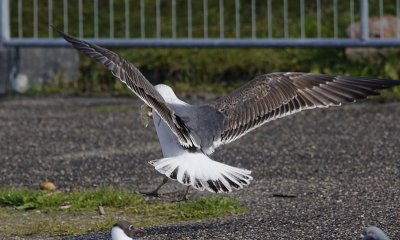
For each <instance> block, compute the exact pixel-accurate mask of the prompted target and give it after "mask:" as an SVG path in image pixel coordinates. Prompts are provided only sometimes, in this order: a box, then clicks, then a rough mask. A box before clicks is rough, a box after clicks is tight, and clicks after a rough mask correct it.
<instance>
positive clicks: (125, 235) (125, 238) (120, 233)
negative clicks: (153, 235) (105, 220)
mask: <svg viewBox="0 0 400 240" xmlns="http://www.w3.org/2000/svg"><path fill="white" fill-rule="evenodd" d="M138 233H144V231H143V230H142V229H136V228H134V227H133V225H131V224H130V223H129V222H127V221H120V222H117V223H116V224H114V225H113V227H112V229H111V238H112V240H132V238H131V237H130V236H131V235H133V234H138Z"/></svg>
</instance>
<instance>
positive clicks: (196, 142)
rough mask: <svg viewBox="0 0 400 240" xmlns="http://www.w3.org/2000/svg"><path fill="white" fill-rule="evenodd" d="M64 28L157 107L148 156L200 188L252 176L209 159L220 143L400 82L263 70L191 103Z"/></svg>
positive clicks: (221, 187) (225, 187)
mask: <svg viewBox="0 0 400 240" xmlns="http://www.w3.org/2000/svg"><path fill="white" fill-rule="evenodd" d="M60 34H61V35H62V36H63V37H64V38H65V40H67V41H68V42H70V43H71V44H72V46H73V47H74V48H76V49H77V50H79V51H80V52H82V53H84V54H85V55H87V56H89V57H92V58H94V59H96V60H98V61H99V62H100V63H102V64H103V65H104V66H105V67H106V68H108V69H109V70H110V71H111V72H112V74H113V75H114V76H116V77H117V78H119V79H120V80H121V81H122V82H123V83H125V84H126V85H127V86H128V87H129V88H130V89H131V90H132V91H133V92H134V93H135V94H136V95H137V96H138V97H139V98H140V99H141V100H143V101H144V102H145V104H147V105H148V106H149V107H150V108H151V109H152V115H153V123H154V125H155V128H156V131H157V135H158V138H159V141H160V144H161V148H162V152H163V156H164V158H162V159H158V160H153V161H150V164H151V165H153V166H154V167H155V169H156V170H157V171H158V172H160V173H161V174H164V175H165V176H167V177H168V178H170V179H173V180H177V181H178V182H179V183H181V184H184V185H186V186H192V187H193V188H195V189H197V190H201V191H203V190H208V191H211V192H216V193H220V192H231V191H232V189H241V188H243V187H244V186H247V185H249V184H250V181H251V180H252V179H253V178H252V176H251V171H249V170H246V169H241V168H236V167H232V166H229V165H226V164H223V163H220V162H216V161H214V160H212V159H210V158H209V155H210V154H212V153H213V152H214V150H215V149H216V148H218V147H219V146H222V145H224V144H227V143H230V142H233V141H235V140H236V139H239V138H240V137H242V136H243V135H245V134H246V133H248V132H250V131H252V130H254V129H255V128H257V127H260V126H261V125H263V124H264V123H267V122H269V121H272V120H275V119H278V118H281V117H284V116H287V115H290V114H293V113H296V112H300V111H301V110H306V109H313V108H326V107H330V106H340V105H342V104H343V103H348V102H354V101H356V100H358V99H364V98H366V97H367V96H369V95H377V94H379V93H378V92H377V90H379V89H385V88H389V87H392V86H396V85H400V81H393V80H380V79H374V78H369V77H351V76H335V75H324V74H312V73H300V72H277V73H269V74H264V75H261V76H258V77H256V78H254V79H253V80H252V81H250V82H248V83H246V84H245V85H243V86H242V87H240V88H238V89H236V90H235V91H233V92H231V93H230V94H228V95H226V96H224V97H221V98H219V99H217V100H215V101H214V102H211V103H208V104H205V105H201V106H194V105H190V104H188V103H186V102H184V101H182V100H180V99H178V97H177V96H176V95H175V93H174V92H173V90H172V89H171V88H170V87H169V86H167V85H164V84H159V85H156V86H153V85H152V84H151V83H150V82H149V81H148V80H147V79H146V78H145V77H144V76H143V75H142V73H141V72H140V71H139V70H138V69H137V68H136V67H135V66H134V65H133V64H132V63H129V62H128V61H127V60H125V59H123V58H121V57H120V56H118V55H117V54H116V53H114V52H112V51H110V50H107V49H105V48H102V47H99V46H97V45H95V44H91V43H88V42H85V41H81V40H79V39H76V38H74V37H71V36H69V35H67V34H64V33H62V32H60Z"/></svg>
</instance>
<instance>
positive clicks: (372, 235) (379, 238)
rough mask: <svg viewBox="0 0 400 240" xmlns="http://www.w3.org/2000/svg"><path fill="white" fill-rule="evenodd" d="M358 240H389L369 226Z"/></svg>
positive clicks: (377, 229) (379, 231) (382, 233)
mask: <svg viewBox="0 0 400 240" xmlns="http://www.w3.org/2000/svg"><path fill="white" fill-rule="evenodd" d="M358 240H390V238H389V237H388V236H387V235H386V234H385V232H383V231H382V230H381V229H380V228H378V227H375V226H369V227H367V228H365V229H364V231H363V232H362V233H361V235H360V237H359V238H358Z"/></svg>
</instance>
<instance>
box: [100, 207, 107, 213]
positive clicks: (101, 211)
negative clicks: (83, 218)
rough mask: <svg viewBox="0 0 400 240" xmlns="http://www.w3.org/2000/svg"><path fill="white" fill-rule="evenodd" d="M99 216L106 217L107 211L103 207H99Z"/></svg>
mask: <svg viewBox="0 0 400 240" xmlns="http://www.w3.org/2000/svg"><path fill="white" fill-rule="evenodd" d="M99 214H100V215H106V211H104V207H103V206H99Z"/></svg>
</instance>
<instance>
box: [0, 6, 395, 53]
mask: <svg viewBox="0 0 400 240" xmlns="http://www.w3.org/2000/svg"><path fill="white" fill-rule="evenodd" d="M0 13H1V17H0V46H1V45H3V46H5V47H24V46H40V47H54V46H67V43H66V42H65V41H63V40H62V39H61V38H60V37H59V36H58V34H57V33H55V32H54V29H53V28H51V27H49V26H55V27H56V28H58V29H60V30H62V31H64V32H66V33H68V34H71V35H73V36H76V37H79V38H82V39H85V40H87V41H90V42H94V43H97V44H100V45H103V46H111V47H347V46H352V47H367V46H376V47H379V46H400V18H399V17H400V0H385V1H384V0H371V1H368V0H293V1H292V0H290V1H289V0H282V1H272V0H12V1H9V0H1V3H0Z"/></svg>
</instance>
